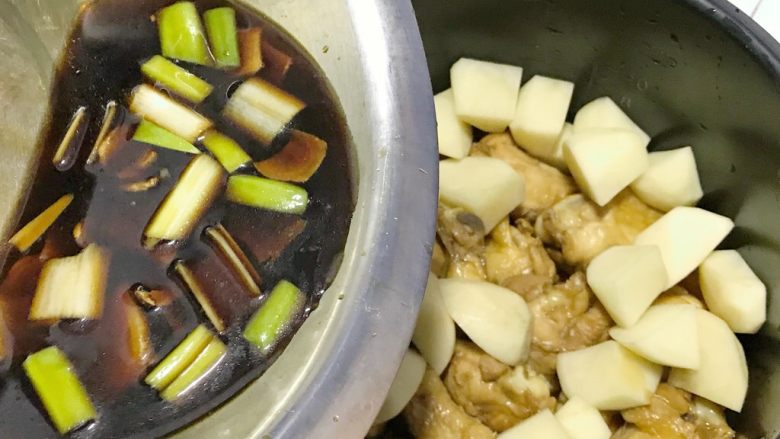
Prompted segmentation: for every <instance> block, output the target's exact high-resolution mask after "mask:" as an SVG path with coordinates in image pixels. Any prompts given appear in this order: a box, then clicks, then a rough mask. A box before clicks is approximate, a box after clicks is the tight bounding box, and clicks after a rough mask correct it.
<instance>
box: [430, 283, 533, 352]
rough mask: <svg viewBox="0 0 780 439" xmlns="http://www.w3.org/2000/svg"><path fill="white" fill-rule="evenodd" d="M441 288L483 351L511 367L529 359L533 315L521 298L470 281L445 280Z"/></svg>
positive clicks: (451, 310)
mask: <svg viewBox="0 0 780 439" xmlns="http://www.w3.org/2000/svg"><path fill="white" fill-rule="evenodd" d="M439 287H440V290H441V296H442V298H443V299H444V303H445V305H446V306H447V310H448V311H449V313H450V316H452V319H453V320H454V321H455V323H457V325H458V326H460V328H461V329H462V330H463V332H465V333H466V335H468V336H469V338H471V340H472V341H473V342H474V343H476V345H477V346H479V347H480V348H482V350H483V351H485V352H487V353H488V354H489V355H490V356H492V357H494V358H495V359H497V360H498V361H501V362H502V363H505V364H509V365H515V364H518V363H520V362H521V361H523V360H525V359H526V358H527V356H528V351H529V349H530V346H531V326H532V325H531V312H530V311H529V309H528V305H526V303H525V301H523V299H522V298H521V297H520V296H519V295H517V294H515V293H514V292H513V291H511V290H508V289H506V288H503V287H499V286H498V285H495V284H492V283H489V282H484V281H478V280H470V279H456V278H453V279H441V280H439Z"/></svg>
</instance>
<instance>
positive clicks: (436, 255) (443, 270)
mask: <svg viewBox="0 0 780 439" xmlns="http://www.w3.org/2000/svg"><path fill="white" fill-rule="evenodd" d="M449 267H450V255H448V254H447V253H446V252H445V251H444V247H442V245H441V244H439V241H435V242H434V243H433V251H432V254H431V273H433V274H435V275H436V277H446V276H447V270H448V269H449Z"/></svg>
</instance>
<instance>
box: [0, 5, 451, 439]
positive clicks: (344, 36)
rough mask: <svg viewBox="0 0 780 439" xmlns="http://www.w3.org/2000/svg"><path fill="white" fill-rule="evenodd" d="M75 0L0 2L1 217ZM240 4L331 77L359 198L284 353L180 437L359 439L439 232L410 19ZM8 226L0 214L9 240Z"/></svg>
mask: <svg viewBox="0 0 780 439" xmlns="http://www.w3.org/2000/svg"><path fill="white" fill-rule="evenodd" d="M97 1H100V0H97ZM81 3H83V2H82V1H78V0H36V1H28V0H0V109H2V111H0V148H2V153H3V159H2V160H0V211H2V212H14V206H16V205H17V204H18V203H19V201H20V200H21V199H22V198H23V197H24V195H25V194H26V189H27V186H28V183H29V180H30V178H31V171H32V169H33V164H34V163H35V158H36V157H37V151H36V150H35V148H34V145H35V143H36V142H35V141H36V136H37V130H38V127H40V126H41V124H42V122H43V118H44V115H45V111H46V104H47V97H46V96H47V94H48V88H49V81H50V79H51V73H52V69H53V66H54V61H55V60H56V59H57V57H58V54H59V52H60V50H61V48H62V45H63V43H64V42H65V38H66V35H67V32H68V30H69V28H70V24H71V22H72V20H73V18H74V17H75V14H76V13H77V11H78V7H79V5H80V4H81ZM236 3H238V4H241V5H243V6H246V7H248V8H250V9H253V10H256V11H258V12H259V13H262V14H264V15H266V16H267V17H268V18H269V19H270V20H272V21H275V22H276V23H277V24H279V25H280V26H281V27H283V28H284V29H286V30H287V32H288V33H290V34H291V35H294V38H295V39H296V40H298V42H299V43H300V44H301V45H302V46H303V48H304V49H305V50H306V51H308V53H309V54H310V55H311V56H312V58H313V59H314V60H315V61H316V62H317V63H318V64H319V66H320V67H321V69H322V71H323V72H324V73H325V75H326V76H327V78H329V80H330V83H331V85H332V87H333V90H334V92H335V94H336V96H337V97H338V99H339V101H340V103H341V106H342V107H343V111H344V113H345V115H346V118H347V121H348V125H349V126H348V128H349V134H350V135H351V138H352V143H353V145H352V147H353V148H352V152H353V156H354V163H355V164H356V166H355V168H356V176H355V177H356V178H355V182H356V186H357V191H356V193H357V205H356V208H355V213H354V217H353V220H352V227H351V229H350V232H349V237H348V242H347V247H346V251H345V256H344V259H343V263H342V265H341V269H340V270H339V272H338V275H337V277H336V279H335V281H334V282H333V284H332V286H331V287H330V289H329V290H328V291H327V292H326V293H325V295H324V297H323V300H322V302H321V303H320V305H319V308H318V309H317V310H316V311H315V312H314V313H313V314H312V315H311V317H310V318H309V319H308V320H307V321H306V323H305V324H304V325H303V327H302V328H301V329H300V331H299V332H298V333H297V335H296V336H295V337H294V338H293V340H292V342H291V343H290V345H289V346H288V347H287V348H286V349H285V351H284V353H283V355H282V356H281V357H280V358H279V359H278V360H277V361H276V362H275V363H274V365H273V366H272V367H271V368H270V369H269V370H268V371H267V372H266V373H265V374H264V375H263V376H262V377H261V378H260V379H258V380H257V381H255V382H254V383H252V384H251V385H249V386H248V387H247V388H246V389H245V390H244V391H242V392H241V393H240V394H239V395H237V396H236V397H235V398H233V399H232V400H230V401H229V402H228V403H226V404H224V405H223V406H222V407H220V408H219V409H218V410H216V411H215V412H213V413H211V414H209V415H208V416H206V417H204V418H203V419H201V420H200V421H198V422H197V423H196V424H194V425H191V426H190V427H188V428H186V429H184V430H182V431H180V432H178V433H177V434H176V436H177V437H182V438H200V437H207V438H220V437H223V438H231V439H232V438H260V437H274V438H281V437H286V438H315V437H321V438H335V437H361V436H362V435H363V434H364V433H365V431H366V430H367V429H368V427H369V425H370V424H371V421H372V419H373V417H374V415H375V414H376V412H377V411H378V410H379V406H380V405H381V403H382V400H383V395H384V394H385V393H386V391H387V389H388V387H389V385H390V382H391V381H392V378H393V376H394V375H395V371H396V368H397V366H398V364H399V362H400V359H401V355H402V354H403V352H404V351H405V349H406V346H407V345H408V343H409V339H410V338H411V331H412V328H413V325H414V321H415V315H416V313H417V308H418V305H419V302H420V300H421V298H422V292H423V289H424V285H425V281H426V278H427V272H428V261H429V257H430V251H431V243H432V241H433V237H434V227H435V214H436V198H437V184H438V173H437V152H436V129H435V119H434V114H433V103H432V100H431V87H430V82H429V76H428V70H427V68H426V64H425V59H424V55H423V51H422V45H421V42H420V36H419V33H418V31H417V27H416V23H415V19H414V15H413V12H412V9H411V6H410V5H409V3H408V2H407V1H406V0H328V1H322V0H241V1H236ZM326 48H327V49H326ZM15 221H16V218H14V217H13V214H6V215H5V217H3V218H2V227H0V229H1V230H2V232H3V233H4V234H5V235H4V236H8V232H9V227H13V224H15ZM3 242H5V240H3ZM4 250H5V251H7V248H5V249H4ZM3 254H4V252H3Z"/></svg>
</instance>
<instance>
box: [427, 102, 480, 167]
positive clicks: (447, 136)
mask: <svg viewBox="0 0 780 439" xmlns="http://www.w3.org/2000/svg"><path fill="white" fill-rule="evenodd" d="M433 105H434V107H435V108H436V132H437V134H438V139H439V154H441V155H446V156H447V157H452V158H454V159H462V158H463V157H466V156H467V155H469V150H470V149H471V141H472V130H471V125H469V124H467V123H466V122H463V121H462V120H460V119H458V115H457V114H455V98H454V96H453V93H452V89H451V88H448V89H447V90H444V91H443V92H441V93H439V94H437V95H436V96H434V97H433Z"/></svg>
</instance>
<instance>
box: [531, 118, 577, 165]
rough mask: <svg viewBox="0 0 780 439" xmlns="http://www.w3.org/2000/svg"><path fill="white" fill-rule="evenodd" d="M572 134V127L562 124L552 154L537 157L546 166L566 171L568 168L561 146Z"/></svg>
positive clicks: (568, 124) (567, 123)
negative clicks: (545, 163)
mask: <svg viewBox="0 0 780 439" xmlns="http://www.w3.org/2000/svg"><path fill="white" fill-rule="evenodd" d="M573 133H574V125H572V124H570V123H569V122H566V123H565V124H563V129H561V132H560V133H559V134H558V139H557V140H556V141H555V147H554V148H553V150H552V153H551V154H550V155H549V156H546V157H539V158H540V159H541V160H542V161H544V162H547V164H549V165H552V166H555V167H556V168H558V169H561V170H563V171H567V170H568V169H569V167H568V166H567V165H566V157H564V156H563V146H564V145H565V144H566V142H568V141H569V137H571V135H572V134H573Z"/></svg>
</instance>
